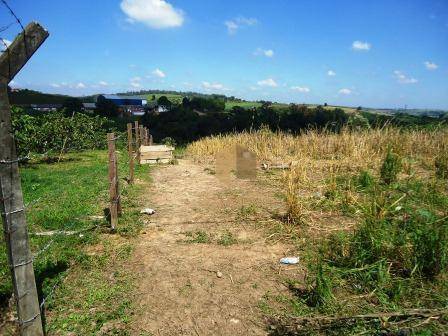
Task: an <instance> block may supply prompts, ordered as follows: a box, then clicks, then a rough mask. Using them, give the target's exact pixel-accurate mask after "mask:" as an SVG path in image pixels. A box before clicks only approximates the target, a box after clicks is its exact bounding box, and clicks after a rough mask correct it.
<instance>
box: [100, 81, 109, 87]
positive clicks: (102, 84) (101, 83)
mask: <svg viewBox="0 0 448 336" xmlns="http://www.w3.org/2000/svg"><path fill="white" fill-rule="evenodd" d="M98 84H99V85H101V86H108V85H109V84H108V83H107V82H105V81H99V83H98Z"/></svg>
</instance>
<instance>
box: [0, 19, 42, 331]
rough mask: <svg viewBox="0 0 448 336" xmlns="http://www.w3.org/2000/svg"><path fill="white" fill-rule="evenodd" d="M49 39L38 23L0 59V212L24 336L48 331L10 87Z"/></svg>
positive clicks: (25, 30)
mask: <svg viewBox="0 0 448 336" xmlns="http://www.w3.org/2000/svg"><path fill="white" fill-rule="evenodd" d="M47 37H48V32H47V31H46V30H45V29H43V28H42V27H41V26H40V25H39V24H38V23H36V22H33V23H30V24H29V25H28V26H26V27H25V28H24V30H23V31H22V33H20V34H19V35H18V36H17V37H16V38H15V39H14V41H13V43H12V44H11V45H10V46H9V47H8V48H7V49H6V50H5V51H4V52H3V53H2V54H1V55H0V211H1V216H2V221H3V230H4V235H5V242H6V248H7V251H8V263H9V267H10V269H11V276H12V282H13V286H14V298H15V301H16V307H17V315H18V318H19V326H20V334H21V335H22V336H43V335H44V331H43V326H42V318H41V311H40V307H39V298H38V296H37V290H36V281H35V278H34V269H33V258H32V255H31V251H30V247H29V240H28V228H27V224H26V219H25V208H24V204H23V194H22V186H21V184H20V175H19V158H18V157H17V151H16V145H15V141H14V131H13V129H12V123H11V108H10V105H9V99H8V83H9V82H10V81H11V80H12V79H13V78H14V76H15V75H16V74H17V73H18V72H19V71H20V69H22V67H23V66H24V65H25V64H26V63H27V62H28V60H29V59H30V58H31V56H32V55H33V54H34V53H35V51H36V50H37V49H38V48H39V47H40V46H41V44H42V43H43V42H44V41H45V39H46V38H47Z"/></svg>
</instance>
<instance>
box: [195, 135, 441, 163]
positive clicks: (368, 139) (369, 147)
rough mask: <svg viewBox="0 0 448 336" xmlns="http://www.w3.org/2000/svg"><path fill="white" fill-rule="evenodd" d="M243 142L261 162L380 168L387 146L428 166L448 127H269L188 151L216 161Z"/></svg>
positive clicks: (200, 144) (219, 138)
mask: <svg viewBox="0 0 448 336" xmlns="http://www.w3.org/2000/svg"><path fill="white" fill-rule="evenodd" d="M237 144H238V145H242V146H245V147H247V148H248V149H249V150H251V151H252V152H254V153H255V154H256V155H257V158H258V160H259V161H260V162H270V163H280V162H282V163H289V162H291V161H297V160H299V161H301V162H302V163H306V164H308V168H313V166H315V165H316V164H317V165H322V164H323V165H326V166H331V165H334V164H335V163H336V162H337V165H338V166H339V167H340V168H341V169H344V170H346V169H348V170H349V171H352V170H359V169H366V168H378V167H379V165H380V164H381V162H382V160H383V159H384V156H385V155H386V152H387V148H388V146H390V147H391V148H392V150H393V151H394V152H395V153H397V154H399V155H400V156H402V157H407V158H410V159H412V160H415V161H417V162H420V163H421V164H423V165H424V166H428V165H431V166H432V165H433V164H434V159H435V157H436V156H437V155H439V153H442V152H444V151H445V152H446V151H447V150H448V129H446V128H441V129H438V130H434V131H424V130H400V129H397V128H393V127H390V128H382V129H371V130H366V131H360V132H353V131H350V130H348V129H346V130H343V131H342V132H341V133H338V134H336V133H329V132H319V131H315V130H310V131H307V132H306V133H304V134H303V135H300V136H293V135H291V134H287V133H282V132H277V133H273V132H270V131H268V130H260V131H253V132H245V133H238V134H228V135H218V136H212V137H208V138H204V139H202V140H199V141H197V142H194V143H192V144H190V145H189V146H188V147H187V153H188V154H190V155H191V156H193V158H194V159H195V160H197V161H200V162H204V161H208V162H210V161H213V159H214V155H215V154H216V153H217V152H219V151H220V150H222V149H225V148H231V147H233V146H235V145H237Z"/></svg>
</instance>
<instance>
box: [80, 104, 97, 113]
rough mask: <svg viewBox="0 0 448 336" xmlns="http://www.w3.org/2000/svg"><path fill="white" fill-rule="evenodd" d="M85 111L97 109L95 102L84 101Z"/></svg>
mask: <svg viewBox="0 0 448 336" xmlns="http://www.w3.org/2000/svg"><path fill="white" fill-rule="evenodd" d="M82 107H83V109H84V111H93V110H95V109H96V104H95V103H82Z"/></svg>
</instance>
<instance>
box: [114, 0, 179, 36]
mask: <svg viewBox="0 0 448 336" xmlns="http://www.w3.org/2000/svg"><path fill="white" fill-rule="evenodd" d="M120 7H121V9H122V11H123V12H124V13H125V14H126V15H127V16H128V17H127V19H126V21H128V22H129V23H134V22H136V21H138V22H141V23H143V24H145V25H147V26H148V27H151V28H156V29H164V28H173V27H180V26H182V24H183V23H184V12H183V11H182V10H180V9H178V8H174V7H173V6H172V5H171V4H170V3H168V2H167V1H165V0H123V1H121V4H120Z"/></svg>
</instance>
